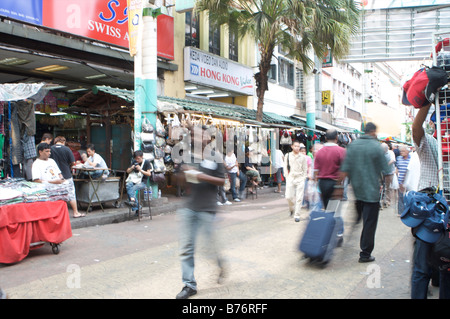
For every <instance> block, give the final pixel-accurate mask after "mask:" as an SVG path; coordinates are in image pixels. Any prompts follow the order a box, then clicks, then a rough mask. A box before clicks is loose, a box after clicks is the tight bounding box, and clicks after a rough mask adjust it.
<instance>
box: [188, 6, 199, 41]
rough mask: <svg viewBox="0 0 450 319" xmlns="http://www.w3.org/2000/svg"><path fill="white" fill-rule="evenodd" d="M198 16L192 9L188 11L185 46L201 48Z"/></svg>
mask: <svg viewBox="0 0 450 319" xmlns="http://www.w3.org/2000/svg"><path fill="white" fill-rule="evenodd" d="M199 26H200V25H199V21H198V16H197V15H194V14H193V13H192V11H188V12H186V26H185V46H187V47H194V48H200V30H199Z"/></svg>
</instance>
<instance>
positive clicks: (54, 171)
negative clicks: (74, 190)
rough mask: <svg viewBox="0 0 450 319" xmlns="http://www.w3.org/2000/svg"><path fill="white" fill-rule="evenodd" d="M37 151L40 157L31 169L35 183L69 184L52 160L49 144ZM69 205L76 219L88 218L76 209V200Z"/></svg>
mask: <svg viewBox="0 0 450 319" xmlns="http://www.w3.org/2000/svg"><path fill="white" fill-rule="evenodd" d="M37 151H38V154H39V157H38V158H37V159H36V160H35V161H34V163H33V166H32V167H31V174H32V178H33V182H35V183H50V184H63V183H67V182H66V180H65V179H64V177H63V176H62V174H61V170H60V169H59V167H58V164H56V162H55V161H54V160H53V159H51V158H50V154H51V151H50V145H49V144H47V143H40V144H39V145H38V147H37ZM67 184H68V183H67ZM68 186H69V185H68ZM69 203H70V205H71V207H72V209H73V211H74V217H75V218H78V217H84V216H86V214H80V213H79V212H78V210H77V209H76V208H77V207H76V205H77V202H76V200H70V201H69Z"/></svg>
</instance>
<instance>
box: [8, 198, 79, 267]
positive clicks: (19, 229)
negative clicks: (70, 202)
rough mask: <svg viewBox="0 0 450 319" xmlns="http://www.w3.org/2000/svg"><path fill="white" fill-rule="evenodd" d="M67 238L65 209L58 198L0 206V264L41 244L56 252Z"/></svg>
mask: <svg viewBox="0 0 450 319" xmlns="http://www.w3.org/2000/svg"><path fill="white" fill-rule="evenodd" d="M70 237H72V227H71V224H70V218H69V211H68V209H67V203H66V202H64V201H62V200H58V201H48V202H33V203H17V204H12V205H5V206H0V242H1V243H2V245H0V263H5V264H11V263H16V262H19V261H21V260H23V259H24V258H25V257H26V256H27V255H28V253H29V252H30V250H32V249H36V248H39V247H42V246H43V245H44V244H45V243H49V244H50V245H51V247H52V251H53V253H54V254H58V253H59V252H60V244H61V243H62V242H64V241H65V240H67V239H69V238H70Z"/></svg>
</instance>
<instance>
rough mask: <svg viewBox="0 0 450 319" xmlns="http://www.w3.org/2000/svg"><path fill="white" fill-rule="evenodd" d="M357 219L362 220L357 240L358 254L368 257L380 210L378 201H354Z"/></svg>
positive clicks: (372, 245) (371, 248)
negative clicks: (359, 235)
mask: <svg viewBox="0 0 450 319" xmlns="http://www.w3.org/2000/svg"><path fill="white" fill-rule="evenodd" d="M356 212H357V214H358V216H357V220H358V221H359V220H360V219H361V218H362V220H363V229H362V232H361V239H360V242H359V245H360V248H361V252H360V253H359V256H360V257H362V258H367V257H370V254H371V253H372V251H373V249H374V247H375V231H376V230H377V224H378V215H379V212H380V203H379V202H376V203H371V202H363V201H360V200H357V201H356Z"/></svg>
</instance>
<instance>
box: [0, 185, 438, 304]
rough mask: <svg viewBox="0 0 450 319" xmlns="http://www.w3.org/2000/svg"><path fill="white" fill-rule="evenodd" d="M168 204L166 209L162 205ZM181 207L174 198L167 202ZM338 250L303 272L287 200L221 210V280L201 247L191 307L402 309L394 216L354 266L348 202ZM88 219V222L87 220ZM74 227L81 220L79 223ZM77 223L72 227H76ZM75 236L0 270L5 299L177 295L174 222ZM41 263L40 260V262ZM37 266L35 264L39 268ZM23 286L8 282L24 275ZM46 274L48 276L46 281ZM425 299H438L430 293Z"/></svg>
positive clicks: (96, 218)
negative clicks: (279, 304)
mask: <svg viewBox="0 0 450 319" xmlns="http://www.w3.org/2000/svg"><path fill="white" fill-rule="evenodd" d="M169 201H170V199H169ZM174 202H177V203H178V205H182V201H180V200H179V199H177V198H174V199H173V202H172V204H173V203H174ZM344 205H345V206H346V207H344V212H345V214H344V221H345V236H344V245H343V247H341V248H337V249H336V250H335V256H334V257H333V259H332V261H331V262H330V264H329V265H328V266H327V267H326V268H325V269H319V268H317V267H314V266H311V265H310V264H308V262H307V260H305V259H302V256H301V254H300V253H299V251H298V249H297V246H298V243H299V240H300V238H301V235H302V233H303V231H304V228H305V226H306V222H304V221H302V222H300V223H295V222H294V221H293V219H292V218H289V217H288V213H287V204H286V200H285V199H284V198H283V196H282V195H280V194H275V193H273V188H269V189H265V190H262V191H260V193H259V198H258V199H255V200H251V199H248V200H247V201H244V202H242V203H237V204H233V205H230V206H224V207H222V209H221V212H220V213H219V214H218V236H219V242H220V243H221V244H222V252H223V254H224V256H225V257H226V260H227V265H228V267H227V269H228V276H227V278H226V280H225V282H224V283H223V284H218V283H217V280H216V279H217V269H216V268H215V267H214V263H213V262H212V261H211V260H210V259H208V258H207V256H206V253H205V249H204V247H205V243H203V242H202V241H200V242H199V249H198V251H197V253H196V278H197V281H198V283H199V293H198V294H197V295H196V296H194V297H192V299H260V298H263V299H299V298H302V299H308V298H309V299H316V298H338V299H366V298H378V299H386V298H387V299H401V298H404V299H408V298H409V281H410V269H411V253H412V238H411V235H410V230H409V229H408V228H407V227H406V226H404V225H403V224H402V223H401V221H400V220H399V218H398V217H397V215H396V213H395V212H394V211H393V209H392V208H388V209H385V210H383V211H381V212H380V218H379V224H378V228H377V236H376V245H375V250H374V252H373V255H374V256H375V257H376V261H375V262H374V263H369V264H360V263H358V254H359V235H360V232H361V225H356V226H355V225H354V223H353V217H354V215H353V214H354V210H353V202H352V201H348V202H344ZM123 212H126V213H128V210H127V209H115V210H114V209H111V210H108V211H105V212H104V213H100V212H94V213H91V214H90V215H89V216H88V217H86V218H85V219H86V221H87V220H90V222H92V223H95V222H101V221H105V218H103V217H102V216H103V215H104V214H109V215H121V214H123ZM89 218H90V219H89ZM80 220H81V219H80ZM76 221H77V222H78V220H76ZM79 226H80V227H78V228H75V230H74V237H73V238H71V239H70V240H68V241H67V243H64V246H62V250H63V251H62V253H61V254H60V255H56V256H53V255H52V256H51V257H52V258H49V256H47V255H46V254H45V253H39V252H36V255H35V256H34V257H32V258H29V259H26V260H25V262H22V263H19V264H17V265H13V266H9V267H4V268H1V272H0V279H1V280H2V282H6V283H7V284H6V285H5V286H4V288H5V289H6V290H7V293H8V294H9V295H10V297H11V298H88V299H90V298H133V299H135V298H138V299H139V298H154V299H161V298H162V299H173V298H174V296H175V295H176V294H177V293H178V292H179V291H180V289H181V288H182V284H181V279H180V265H179V259H178V242H177V229H176V216H175V214H170V213H165V214H162V215H161V214H160V215H156V214H155V216H154V218H153V220H149V219H148V218H147V219H144V220H142V221H141V222H137V221H135V220H133V221H128V222H123V223H120V224H111V223H105V224H103V226H102V227H83V226H82V225H79ZM39 254H42V255H39ZM40 257H41V258H40ZM68 264H74V265H75V266H77V267H79V268H80V274H81V277H80V278H81V281H80V287H78V288H75V289H74V288H73V287H70V285H68V282H69V281H68V280H69V279H70V277H69V276H70V275H71V274H72V273H70V272H68V271H67V267H68ZM27 271H34V272H35V274H34V275H35V277H34V279H30V280H28V279H26V278H23V279H21V280H23V284H13V283H12V281H11V280H12V279H10V278H8V276H11V277H12V276H18V274H20V273H21V272H22V273H23V276H24V277H25V276H30V275H32V274H29V273H27ZM46 271H47V272H46ZM432 291H433V296H432V298H437V289H435V288H434V290H432Z"/></svg>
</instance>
